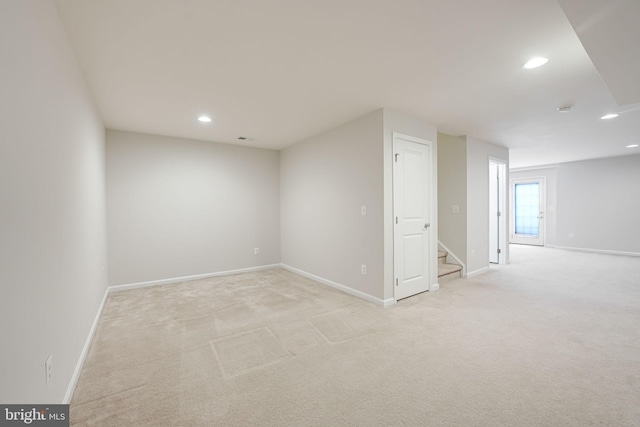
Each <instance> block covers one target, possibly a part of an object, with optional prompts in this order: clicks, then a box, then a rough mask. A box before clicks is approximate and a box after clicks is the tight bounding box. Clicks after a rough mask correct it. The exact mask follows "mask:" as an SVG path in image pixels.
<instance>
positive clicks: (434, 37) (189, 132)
mask: <svg viewBox="0 0 640 427" xmlns="http://www.w3.org/2000/svg"><path fill="white" fill-rule="evenodd" d="M559 1H560V3H561V4H562V7H561V6H560V4H559V3H558V0H518V1H514V0H483V1H482V2H479V1H477V0H396V1H389V0H269V1H264V0H56V3H57V5H58V8H59V10H60V14H61V16H62V18H63V21H64V24H65V26H66V28H67V31H68V33H69V36H70V39H71V43H72V45H73V47H74V49H75V51H76V54H77V57H78V60H79V62H80V64H81V67H82V68H83V70H84V73H85V76H86V79H87V81H88V84H89V87H90V89H91V91H92V93H93V95H94V98H95V101H96V104H97V107H98V109H99V111H100V114H101V116H102V119H103V121H104V124H105V126H106V127H108V128H113V129H121V130H130V131H137V132H146V133H153V134H161V135H170V136H179V137H185V138H193V139H200V140H208V141H217V142H223V143H232V144H238V143H242V144H244V145H252V146H256V147H263V148H272V149H281V148H284V147H287V146H290V145H292V144H295V143H296V142H299V141H301V140H304V139H306V138H308V137H310V136H313V135H316V134H319V133H322V132H324V131H326V130H328V129H331V128H333V127H335V126H337V125H340V124H342V123H345V122H347V121H350V120H352V119H355V118H357V117H359V116H361V115H364V114H366V113H368V112H371V111H373V110H375V109H378V108H381V107H384V108H390V109H395V110H398V111H401V112H404V113H407V114H411V115H415V116H417V117H420V118H423V119H424V120H426V121H427V122H429V123H431V124H433V125H435V126H437V127H438V130H439V131H440V132H444V133H448V134H451V135H472V136H475V137H477V138H480V139H484V140H486V141H489V142H493V143H496V144H499V145H503V146H506V147H509V148H510V149H511V154H510V155H511V166H512V167H529V166H534V165H543V164H551V163H557V162H563V161H571V160H579V159H587V158H596V157H607V156H618V155H628V154H637V153H640V149H627V148H625V146H626V145H629V144H632V143H640V104H638V103H637V102H638V101H639V100H640V99H639V98H638V90H639V88H640V73H638V71H637V69H633V67H634V66H635V67H637V66H638V64H640V60H639V59H640V53H639V49H638V47H637V46H638V40H639V39H638V37H635V38H625V37H624V34H636V35H637V34H638V30H637V27H638V24H639V23H640V8H639V7H638V6H637V5H638V4H640V2H638V1H637V0H609V1H608V2H603V1H601V0H559ZM612 3H615V4H616V8H611V7H609V8H605V7H604V5H606V4H612ZM586 4H588V6H589V7H588V8H587V7H586V6H585V5H586ZM563 8H564V11H563ZM603 9H606V14H603ZM565 11H566V13H567V14H566V15H565ZM567 16H569V18H570V19H572V21H571V22H572V23H573V24H574V25H573V27H572V23H570V21H569V19H568V18H567ZM598 16H606V19H599V20H598V19H595V18H594V17H598ZM616 16H617V17H618V18H620V17H622V16H624V19H622V18H620V20H619V21H616ZM594 22H597V25H590V24H593V23H594ZM574 27H575V28H576V29H577V30H576V31H577V34H576V31H574ZM612 30H613V32H612ZM578 36H580V37H583V36H584V37H585V38H586V39H585V41H583V42H584V44H585V46H586V47H587V49H589V50H590V51H591V50H594V51H595V52H597V55H596V58H595V59H594V63H596V66H597V68H596V66H594V65H593V63H592V60H591V59H590V57H589V56H588V55H587V53H586V51H585V48H583V45H582V44H581V40H580V39H579V37H578ZM599 37H602V39H599ZM614 41H615V44H613V42H614ZM611 51H615V52H616V54H615V55H610V57H608V52H611ZM532 56H546V57H548V58H549V62H548V64H547V65H545V66H543V67H541V68H538V69H534V70H524V69H523V68H522V67H521V65H522V64H523V63H524V62H526V61H527V60H528V59H529V58H530V57H532ZM621 58H622V60H621ZM603 64H605V65H603ZM625 67H627V68H628V67H631V69H630V70H628V69H627V68H625ZM619 68H623V70H622V71H623V72H617V73H616V69H618V71H621V70H619ZM612 70H613V71H612ZM599 71H600V73H602V76H601V74H600V73H599ZM603 77H604V79H607V84H608V85H609V87H608V86H607V84H605V80H603ZM610 89H611V91H610ZM612 92H613V93H614V94H615V95H616V96H615V98H614V96H613V95H612ZM625 93H628V94H629V96H625ZM634 94H635V95H634ZM616 99H618V102H621V103H622V104H625V103H626V104H629V105H618V103H616ZM633 102H635V103H636V104H633ZM567 104H572V105H574V107H573V109H572V111H571V112H569V113H559V112H558V111H557V108H558V107H560V106H563V105H567ZM610 112H618V113H621V114H620V116H619V117H618V118H616V119H613V120H608V121H605V120H600V119H599V117H601V116H602V115H604V114H606V113H610ZM200 114H208V115H210V116H211V117H212V118H213V121H212V122H211V123H209V124H204V123H200V122H198V121H197V120H196V118H197V116H198V115H200ZM240 136H244V137H248V138H252V139H253V140H252V141H239V140H238V137H240Z"/></svg>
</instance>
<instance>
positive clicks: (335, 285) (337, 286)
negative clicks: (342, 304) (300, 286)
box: [280, 264, 396, 307]
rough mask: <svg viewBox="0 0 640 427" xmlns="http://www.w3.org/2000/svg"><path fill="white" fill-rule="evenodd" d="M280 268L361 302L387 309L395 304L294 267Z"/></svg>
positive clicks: (283, 266)
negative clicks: (359, 299)
mask: <svg viewBox="0 0 640 427" xmlns="http://www.w3.org/2000/svg"><path fill="white" fill-rule="evenodd" d="M280 266H281V267H282V268H284V269H285V270H289V271H291V272H292V273H296V274H299V275H300V276H304V277H308V278H309V279H312V280H315V281H316V282H320V283H322V284H324V285H327V286H331V287H332V288H334V289H338V290H339V291H342V292H344V293H346V294H349V295H353V296H354V297H358V298H361V299H363V300H366V301H369V302H372V303H374V304H378V305H381V306H383V307H389V306H390V305H393V304H395V303H396V301H395V299H393V298H387V299H385V300H382V299H380V298H376V297H374V296H372V295H369V294H365V293H364V292H361V291H358V290H357V289H353V288H350V287H349V286H346V285H342V284H340V283H336V282H334V281H332V280H329V279H325V278H324V277H320V276H316V275H315V274H311V273H307V272H306V271H303V270H300V269H297V268H295V267H291V266H290V265H287V264H280Z"/></svg>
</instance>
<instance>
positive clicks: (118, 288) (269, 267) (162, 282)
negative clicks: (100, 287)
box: [109, 264, 280, 292]
mask: <svg viewBox="0 0 640 427" xmlns="http://www.w3.org/2000/svg"><path fill="white" fill-rule="evenodd" d="M277 267H280V264H270V265H261V266H258V267H248V268H240V269H237V270H228V271H219V272H217V273H205V274H195V275H193V276H183V277H172V278H170V279H160V280H150V281H148V282H138V283H127V284H124V285H111V286H109V291H110V292H118V291H127V290H130V289H137V288H146V287H148V286H158V285H167V284H170V283H180V282H188V281H190V280H198V279H207V278H209V277H217V276H229V275H231V274H240V273H251V272H253V271H262V270H272V269H274V268H277Z"/></svg>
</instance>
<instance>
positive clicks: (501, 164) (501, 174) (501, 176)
mask: <svg viewBox="0 0 640 427" xmlns="http://www.w3.org/2000/svg"><path fill="white" fill-rule="evenodd" d="M491 164H496V165H497V168H498V188H497V199H498V200H497V201H496V202H497V208H496V211H497V212H496V211H494V210H493V209H492V208H491V206H489V221H494V220H495V218H492V212H495V213H497V214H498V220H497V223H498V224H497V228H496V231H497V234H498V236H492V235H491V225H490V226H489V239H490V242H491V241H492V239H497V248H496V249H497V250H498V259H497V260H498V262H497V264H506V263H507V256H506V255H507V253H508V245H509V236H508V234H507V218H508V216H507V213H508V211H507V198H506V194H507V176H506V175H507V162H506V161H505V160H504V159H499V158H497V157H492V156H489V173H491ZM492 182H493V181H492V179H491V176H490V177H489V194H491V185H492ZM490 200H491V198H490ZM489 247H490V248H491V244H490V246H489ZM491 259H492V258H491V252H489V260H491ZM494 264H495V263H494Z"/></svg>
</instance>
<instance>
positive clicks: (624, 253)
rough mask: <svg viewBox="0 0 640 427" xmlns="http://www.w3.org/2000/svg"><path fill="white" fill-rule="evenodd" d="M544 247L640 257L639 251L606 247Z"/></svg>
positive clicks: (547, 246)
mask: <svg viewBox="0 0 640 427" xmlns="http://www.w3.org/2000/svg"><path fill="white" fill-rule="evenodd" d="M545 247H546V248H554V249H565V250H567V251H576V252H591V253H595V254H605V255H623V256H637V257H640V252H625V251H612V250H608V249H591V248H575V247H572V246H557V245H545Z"/></svg>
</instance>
